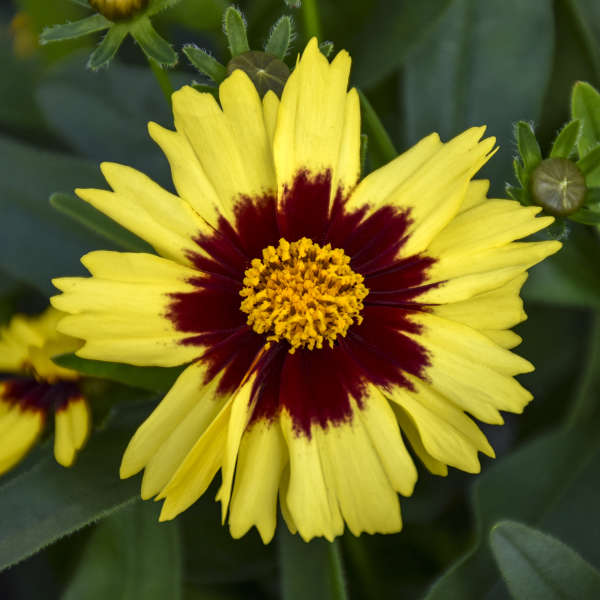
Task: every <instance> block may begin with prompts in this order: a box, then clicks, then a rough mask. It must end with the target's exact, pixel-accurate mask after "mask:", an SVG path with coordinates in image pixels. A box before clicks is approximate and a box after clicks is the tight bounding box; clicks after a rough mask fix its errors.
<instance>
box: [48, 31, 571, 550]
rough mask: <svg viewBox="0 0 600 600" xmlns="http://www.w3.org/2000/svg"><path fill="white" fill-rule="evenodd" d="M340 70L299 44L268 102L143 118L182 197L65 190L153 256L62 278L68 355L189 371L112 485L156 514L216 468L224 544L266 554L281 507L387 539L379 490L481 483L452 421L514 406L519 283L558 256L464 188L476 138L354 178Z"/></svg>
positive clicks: (479, 156)
mask: <svg viewBox="0 0 600 600" xmlns="http://www.w3.org/2000/svg"><path fill="white" fill-rule="evenodd" d="M349 70H350V57H349V56H348V54H347V53H346V52H340V53H339V54H338V55H337V57H336V58H335V60H333V62H332V63H331V64H330V63H329V62H328V61H327V59H326V58H325V57H324V56H323V55H322V54H321V53H320V52H319V50H318V47H317V42H316V40H314V39H313V40H311V42H310V43H309V44H308V46H307V48H306V50H305V51H304V53H303V55H302V57H301V59H300V60H299V62H298V64H297V66H296V68H295V70H294V72H293V73H292V75H291V76H290V78H289V80H288V81H287V83H286V85H285V88H284V91H283V94H282V97H281V101H279V100H278V98H277V96H275V94H274V93H272V92H269V93H267V94H266V95H265V97H264V99H263V101H262V102H261V100H260V98H259V96H258V94H257V92H256V90H255V88H254V86H253V85H252V83H251V82H250V80H249V79H248V77H247V76H246V75H245V74H244V73H243V72H241V71H235V72H234V73H233V74H232V75H231V76H230V77H229V78H227V79H226V80H225V81H224V82H223V84H222V85H221V86H220V89H219V95H220V104H221V107H219V105H218V104H217V103H216V101H215V100H214V98H213V97H212V96H211V95H210V94H201V93H198V92H196V91H195V90H193V89H192V88H189V87H184V88H183V89H181V90H179V91H178V92H176V93H175V94H174V95H173V111H174V117H175V128H176V131H169V130H167V129H163V128H162V127H160V126H159V125H156V124H155V123H151V124H150V126H149V130H150V135H151V136H152V138H153V139H154V140H155V141H156V142H157V143H158V145H159V146H160V147H161V148H162V150H163V151H164V153H165V154H166V156H167V158H168V160H169V162H170V165H171V170H172V174H173V182H174V185H175V188H176V190H177V195H173V194H171V193H169V192H168V191H166V190H164V189H162V188H161V187H159V186H158V185H157V184H155V183H154V182H152V181H151V180H150V179H148V178H147V177H146V176H145V175H143V174H141V173H139V172H137V171H135V170H133V169H131V168H128V167H125V166H121V165H116V164H107V163H104V164H103V165H102V171H103V173H104V175H105V176H106V179H107V180H108V182H109V184H110V186H111V187H112V188H113V191H103V190H94V189H85V190H78V191H77V193H78V195H79V196H80V197H81V198H83V199H84V200H86V201H88V202H89V203H90V204H92V205H93V206H95V207H96V208H97V209H99V210H100V211H102V212H104V213H105V214H107V215H108V216H110V217H111V218H113V219H114V220H116V221H118V222H119V223H121V224H122V225H124V226H125V227H127V228H129V229H130V230H131V231H133V232H134V233H136V234H137V235H139V236H141V237H142V238H144V239H145V240H147V241H148V242H149V243H150V244H152V245H153V247H154V248H155V249H156V251H157V253H158V254H159V255H160V256H154V255H149V254H141V253H118V252H92V253H90V254H87V255H86V256H84V257H83V259H82V262H83V264H84V265H85V266H86V267H87V269H88V270H89V271H90V273H91V274H92V277H90V278H62V279H58V280H56V281H55V285H56V286H57V287H58V288H59V289H60V290H62V291H63V294H62V295H59V296H56V297H55V298H54V299H53V303H54V305H55V306H56V307H57V308H59V309H60V310H63V311H65V312H68V313H71V315H70V316H67V317H65V319H64V320H63V321H61V323H60V325H59V328H60V330H61V331H63V332H65V333H68V334H70V335H75V336H78V337H81V338H83V339H84V340H85V344H84V346H83V347H82V348H81V349H80V350H79V351H78V354H79V356H82V357H85V358H93V359H99V360H111V361H120V362H126V363H131V364H134V365H159V366H165V367H168V366H174V365H180V364H184V363H191V364H190V366H189V367H188V368H187V369H186V370H185V371H184V372H183V374H182V375H181V376H180V378H179V379H178V380H177V382H176V383H175V384H174V386H173V388H172V389H171V391H170V392H169V393H168V394H167V396H166V397H165V398H164V400H163V401H162V402H161V403H160V405H159V406H158V407H157V408H156V410H155V411H154V412H153V414H152V415H151V416H150V417H149V418H148V419H147V421H146V422H145V423H143V424H142V426H141V427H140V428H139V429H138V431H137V432H136V434H135V435H134V437H133V438H132V440H131V442H130V444H129V446H128V448H127V450H126V452H125V455H124V457H123V462H122V465H121V476H122V477H130V476H132V475H134V474H135V473H138V472H139V471H141V470H144V478H143V482H142V497H143V498H151V497H158V498H159V499H164V500H165V502H164V504H163V509H162V514H161V519H163V520H164V519H172V518H173V517H175V516H176V515H177V514H179V513H180V512H182V511H183V510H185V509H186V508H188V507H189V506H190V505H191V504H192V503H194V502H195V501H196V500H197V498H198V497H199V496H201V495H202V494H203V493H204V492H205V491H206V489H207V487H208V486H209V484H210V483H211V481H212V480H213V478H214V477H215V475H216V474H217V473H218V472H219V470H220V471H221V478H222V485H221V488H220V490H219V493H218V499H219V500H220V501H221V503H222V515H223V520H225V519H226V518H227V515H229V527H230V531H231V534H232V535H233V536H234V537H240V536H242V535H244V534H245V533H246V532H247V531H248V530H249V529H250V528H251V527H252V526H256V527H257V529H258V531H259V532H260V534H261V536H262V538H263V540H264V541H265V542H268V541H269V540H270V539H271V538H272V536H273V534H274V531H275V524H276V513H277V502H278V499H279V503H280V505H281V510H282V513H283V516H284V518H285V520H286V522H287V525H288V527H289V528H290V529H291V530H292V531H298V532H299V533H300V535H301V536H302V537H303V538H304V539H305V540H309V539H311V538H312V537H314V536H324V537H326V538H328V539H332V538H334V537H335V536H337V535H340V534H341V533H342V532H343V530H344V523H346V524H347V525H348V527H349V529H350V531H352V533H354V534H355V535H358V534H360V533H361V532H363V531H365V532H370V533H372V532H382V533H387V532H395V531H399V530H400V528H401V525H402V523H401V517H400V506H399V501H398V495H397V493H398V492H399V493H401V494H403V495H405V496H407V495H410V494H411V493H412V491H413V487H414V484H415V482H416V479H417V471H416V468H415V466H414V463H413V460H412V458H411V455H410V454H409V452H408V451H407V449H406V447H405V445H404V442H403V437H402V434H401V431H402V432H403V433H404V435H405V436H406V438H407V439H408V440H409V442H410V444H411V446H412V447H413V449H414V451H415V453H416V454H417V455H419V456H420V458H421V459H422V461H423V462H424V463H425V465H426V466H427V467H428V468H429V469H430V470H431V471H433V472H434V473H438V474H444V475H445V474H446V472H447V465H450V466H453V467H456V468H459V469H463V470H465V471H468V472H471V473H475V472H478V471H479V470H480V465H479V460H478V452H479V451H481V452H483V453H485V454H487V455H489V456H493V454H494V453H493V450H492V448H491V447H490V445H489V444H488V442H487V440H486V438H485V437H484V435H483V434H482V433H481V431H480V430H479V429H478V427H477V426H476V425H475V423H474V422H473V420H471V418H470V416H467V414H466V413H469V414H470V415H471V416H473V417H475V418H477V419H479V420H481V421H484V422H486V423H494V424H500V423H502V416H501V414H500V411H511V412H521V411H522V410H523V407H524V406H525V405H526V404H527V403H528V402H529V400H530V399H531V395H530V394H529V393H528V392H527V391H526V390H525V389H523V388H522V387H521V386H520V385H519V384H518V383H517V382H516V381H515V379H514V378H513V376H514V375H516V374H518V373H524V372H527V371H531V370H532V368H533V367H532V365H531V364H530V363H529V362H528V361H526V360H524V359H522V358H520V357H518V356H516V355H515V354H513V353H512V352H510V351H509V348H512V347H513V346H515V345H516V344H518V342H519V341H520V340H519V337H518V336H517V335H515V334H514V333H512V332H511V331H509V328H510V327H512V326H514V325H515V324H516V323H518V322H519V321H521V320H523V319H524V318H525V314H524V312H523V309H522V303H521V300H520V298H519V290H520V288H521V285H522V284H523V282H524V281H525V278H526V273H525V271H526V269H527V268H529V267H531V266H532V265H534V264H535V263H537V262H539V261H540V260H542V259H543V258H544V257H546V256H548V255H549V254H552V253H553V252H556V251H557V250H558V249H559V247H560V244H559V243H557V242H536V243H534V242H529V243H527V242H525V243H522V242H514V240H515V239H519V238H522V237H524V236H528V235H530V234H532V233H534V232H535V231H538V230H540V229H542V228H543V227H546V226H547V225H549V224H550V223H551V222H552V218H549V217H544V218H535V215H536V214H537V213H538V211H539V210H540V209H539V208H537V207H527V208H524V207H522V206H520V205H519V204H518V203H516V202H513V201H509V200H489V199H487V198H486V192H487V189H488V183H487V182H486V181H472V177H473V176H474V174H475V173H476V172H477V171H478V170H479V168H480V167H481V166H482V165H483V164H484V163H485V162H486V161H487V159H488V157H489V156H490V153H491V152H492V150H493V147H494V139H493V138H488V139H485V140H483V141H480V138H481V136H482V135H483V131H484V128H482V127H480V128H473V129H469V130H468V131H466V132H464V133H463V134H461V135H459V136H458V137H456V138H454V139H453V140H451V141H450V142H447V143H442V142H441V141H440V139H439V137H438V136H437V135H436V134H432V135H430V136H428V137H426V138H425V139H423V140H422V141H421V142H419V143H418V144H417V145H416V146H414V147H413V148H411V149H410V150H408V151H407V152H405V153H404V154H402V155H401V156H399V157H398V158H396V159H395V160H394V161H392V162H391V163H390V164H388V165H386V166H384V167H383V168H381V169H378V170H377V171H375V172H373V173H371V174H370V175H368V176H367V177H365V178H364V179H363V180H362V181H360V182H359V175H360V173H359V171H360V158H359V151H360V148H359V146H360V111H359V101H358V96H357V93H356V90H354V89H352V90H350V91H347V84H348V75H349Z"/></svg>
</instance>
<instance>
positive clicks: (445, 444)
mask: <svg viewBox="0 0 600 600" xmlns="http://www.w3.org/2000/svg"><path fill="white" fill-rule="evenodd" d="M410 381H411V383H412V384H413V390H408V389H404V388H398V387H396V388H393V389H392V390H390V391H389V396H390V398H391V399H392V400H393V401H394V402H396V403H397V404H399V405H400V406H402V408H403V409H404V410H405V411H406V412H407V413H408V414H409V415H410V416H411V418H412V421H413V422H414V424H415V426H416V428H417V431H418V433H419V437H420V439H421V442H422V444H423V447H424V449H425V451H426V452H427V453H428V454H429V455H431V456H432V457H433V458H434V459H436V460H437V461H439V462H442V463H444V464H447V465H450V466H453V467H456V468H457V469H462V470H463V471H467V472H469V473H478V472H479V471H480V465H479V459H478V457H477V452H478V451H481V452H484V453H485V454H487V455H488V456H494V451H493V450H492V448H491V446H490V445H489V443H488V441H487V440H486V438H485V436H484V435H483V433H482V432H481V431H480V429H479V428H478V427H477V425H476V424H475V423H474V422H473V421H472V420H471V419H469V417H467V416H466V415H465V414H464V413H463V412H462V411H461V410H459V409H458V408H456V406H454V405H453V404H452V403H451V402H449V401H448V400H446V398H444V397H443V396H441V395H440V394H438V393H437V392H435V390H433V389H432V388H431V387H430V386H428V385H426V384H425V383H423V382H421V381H420V380H418V379H417V378H415V377H410Z"/></svg>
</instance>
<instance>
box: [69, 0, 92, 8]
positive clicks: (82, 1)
mask: <svg viewBox="0 0 600 600" xmlns="http://www.w3.org/2000/svg"><path fill="white" fill-rule="evenodd" d="M71 2H72V3H73V4H78V5H79V6H83V7H84V8H92V7H91V6H90V3H89V2H88V0H71Z"/></svg>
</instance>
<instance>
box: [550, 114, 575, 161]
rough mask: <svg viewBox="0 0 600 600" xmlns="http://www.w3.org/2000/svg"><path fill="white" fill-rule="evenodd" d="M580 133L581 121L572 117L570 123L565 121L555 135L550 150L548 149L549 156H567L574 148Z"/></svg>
mask: <svg viewBox="0 0 600 600" xmlns="http://www.w3.org/2000/svg"><path fill="white" fill-rule="evenodd" d="M580 134H581V121H580V120H579V119H574V120H573V121H571V122H570V123H567V124H566V125H565V126H564V127H563V128H562V129H561V130H560V133H559V134H558V135H557V136H556V140H554V144H552V150H551V151H550V158H569V157H570V156H571V155H572V154H573V152H574V150H575V145H576V144H577V140H578V139H579V135H580Z"/></svg>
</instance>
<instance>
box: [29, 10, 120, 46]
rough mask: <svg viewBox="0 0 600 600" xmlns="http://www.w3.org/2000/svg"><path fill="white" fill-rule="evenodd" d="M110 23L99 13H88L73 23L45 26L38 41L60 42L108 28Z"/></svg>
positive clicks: (46, 42)
mask: <svg viewBox="0 0 600 600" xmlns="http://www.w3.org/2000/svg"><path fill="white" fill-rule="evenodd" d="M111 25H112V23H111V22H110V21H109V20H108V19H107V18H106V17H104V16H102V15H101V14H100V13H96V14H94V15H90V16H89V17H86V18H85V19H81V20H79V21H75V22H73V23H64V24H62V25H52V26H51V27H46V29H44V31H42V33H41V35H40V43H41V44H48V43H50V42H60V41H62V40H70V39H73V38H78V37H81V36H84V35H88V34H89V33H94V32H96V31H103V30H104V29H108V28H109V27H110V26H111Z"/></svg>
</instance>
